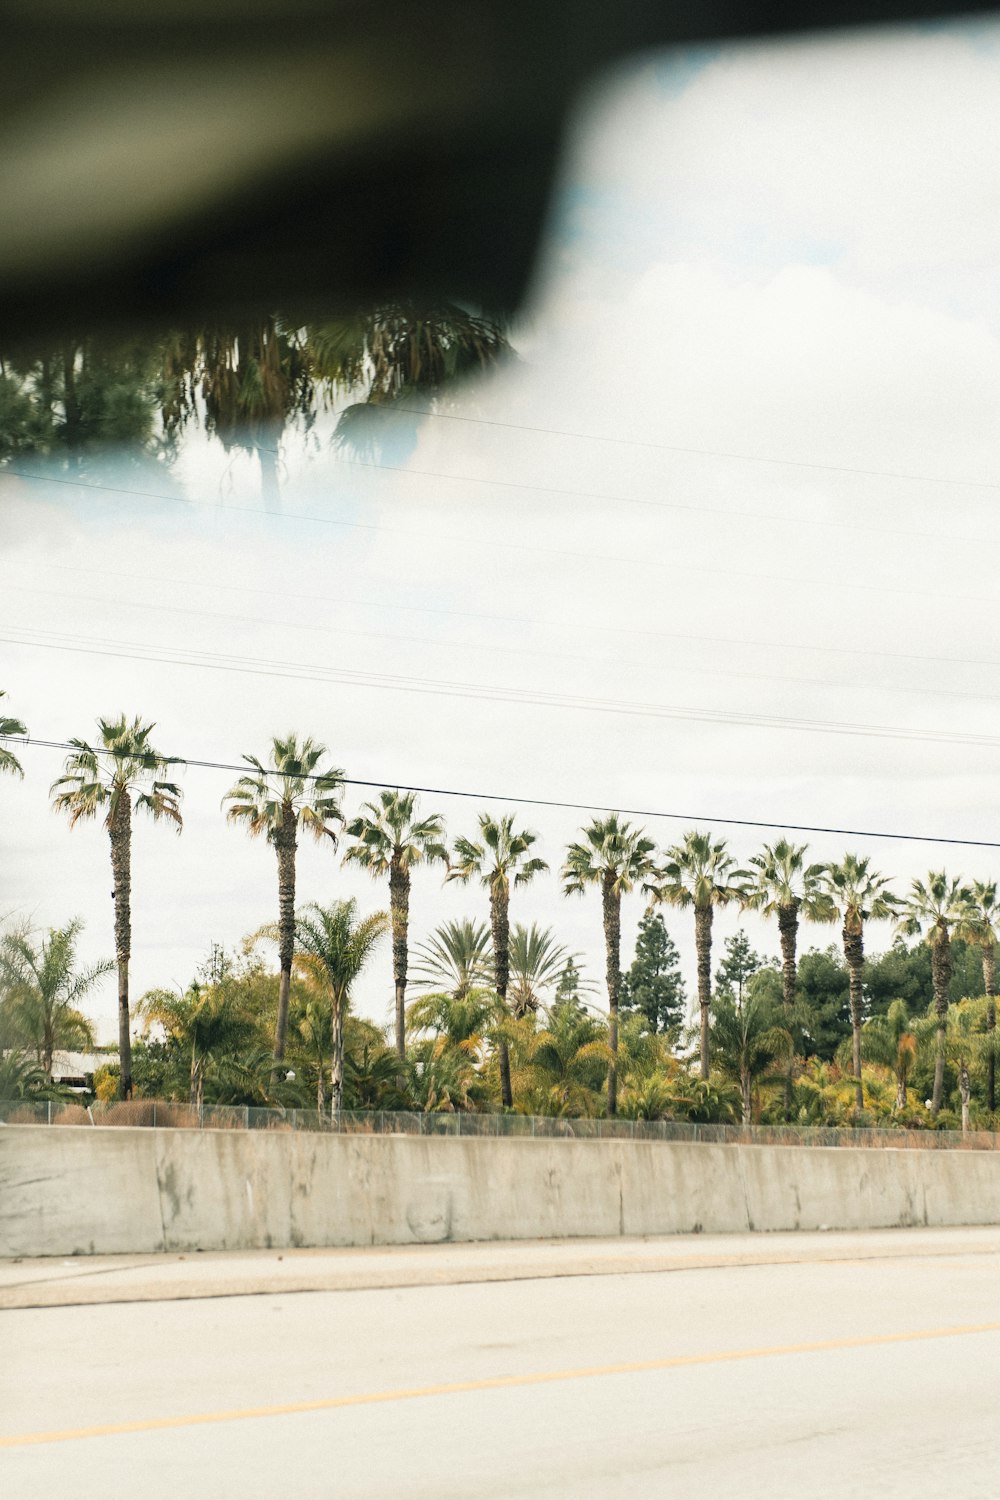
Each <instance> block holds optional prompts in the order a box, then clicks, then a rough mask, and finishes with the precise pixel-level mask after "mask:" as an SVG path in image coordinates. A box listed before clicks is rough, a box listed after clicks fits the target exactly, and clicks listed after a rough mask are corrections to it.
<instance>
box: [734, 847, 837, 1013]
mask: <svg viewBox="0 0 1000 1500" xmlns="http://www.w3.org/2000/svg"><path fill="white" fill-rule="evenodd" d="M807 848H808V845H807V844H791V843H789V841H788V840H787V839H777V840H776V841H775V843H773V844H765V845H764V848H763V849H762V850H761V852H760V853H759V854H755V855H753V856H752V857H751V859H750V865H751V868H750V869H749V870H746V871H742V872H741V878H744V879H745V880H746V881H747V885H746V889H745V892H744V896H743V902H744V905H746V906H748V907H750V908H752V909H753V910H754V911H759V912H762V913H763V915H764V916H766V917H777V919H778V937H779V940H780V942H781V995H782V1000H783V1002H784V1006H785V1014H786V1016H787V1015H788V1014H789V1012H790V1011H791V1010H792V1008H793V1007H794V1005H795V982H796V975H797V953H796V950H797V948H798V934H799V918H800V917H805V919H806V921H809V922H829V921H831V920H832V919H833V916H834V909H833V903H832V901H831V900H830V897H829V894H828V893H827V891H826V889H825V888H824V885H823V872H824V870H825V868H826V867H825V866H824V865H821V864H812V865H807V864H806V862H805V854H806V849H807Z"/></svg>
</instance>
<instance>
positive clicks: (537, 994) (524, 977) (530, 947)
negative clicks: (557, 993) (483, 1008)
mask: <svg viewBox="0 0 1000 1500" xmlns="http://www.w3.org/2000/svg"><path fill="white" fill-rule="evenodd" d="M579 957H580V955H579V954H578V953H570V951H569V949H568V948H565V947H564V946H563V945H562V943H559V942H557V941H556V935H555V933H554V932H553V931H552V928H551V927H538V926H536V924H535V923H534V922H532V924H531V926H530V927H523V926H522V925H521V923H520V922H515V923H514V926H513V929H512V931H511V935H510V990H509V997H510V1001H511V1009H512V1010H513V1012H514V1015H515V1016H518V1017H522V1016H526V1015H527V1014H528V1013H529V1012H531V1011H537V1010H538V1007H539V1006H540V1005H541V1004H542V1003H543V1002H544V999H545V995H546V993H547V992H548V991H550V990H552V989H554V988H555V986H556V985H557V984H558V983H559V980H560V978H561V977H562V973H563V970H564V969H565V967H566V965H567V963H569V962H570V961H573V962H574V963H575V962H576V961H577V960H578V959H579Z"/></svg>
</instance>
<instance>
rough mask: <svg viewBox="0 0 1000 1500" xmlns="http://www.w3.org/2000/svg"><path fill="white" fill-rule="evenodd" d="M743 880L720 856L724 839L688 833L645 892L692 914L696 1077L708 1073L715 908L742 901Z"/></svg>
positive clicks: (670, 851)
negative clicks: (697, 1044) (697, 1015)
mask: <svg viewBox="0 0 1000 1500" xmlns="http://www.w3.org/2000/svg"><path fill="white" fill-rule="evenodd" d="M742 881H743V877H742V875H741V874H739V872H737V870H736V866H735V863H734V861H733V860H732V859H731V857H730V855H729V853H728V852H727V850H726V844H725V840H724V839H713V838H712V835H711V834H710V833H699V832H698V830H697V829H691V830H690V831H689V832H688V833H686V834H685V835H684V838H683V840H682V841H681V843H679V844H674V845H673V846H672V847H671V848H670V849H668V850H667V851H666V862H665V864H664V865H663V868H662V869H661V870H658V871H657V872H656V875H655V877H654V879H653V880H652V881H651V882H650V883H649V884H648V885H647V886H646V887H645V889H646V890H647V891H648V892H649V896H650V899H651V901H654V902H655V901H662V902H665V903H666V904H667V905H669V906H680V907H689V908H690V909H691V910H692V911H693V912H694V942H695V952H696V955H697V964H698V1007H699V1011H700V1015H701V1028H700V1030H701V1041H700V1054H701V1076H702V1078H707V1077H708V1075H709V1072H710V1069H711V1059H710V1045H711V1044H710V1040H709V1036H710V1031H709V1015H710V1011H711V1006H712V921H713V918H714V916H715V911H716V908H717V907H720V906H728V905H729V903H730V902H731V901H737V900H740V899H741V898H742V895H743V883H742Z"/></svg>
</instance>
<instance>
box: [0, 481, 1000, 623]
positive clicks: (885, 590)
mask: <svg viewBox="0 0 1000 1500" xmlns="http://www.w3.org/2000/svg"><path fill="white" fill-rule="evenodd" d="M3 474H12V475H14V476H15V477H17V478H24V479H34V480H38V481H40V482H43V483H53V484H62V485H68V486H69V487H70V488H76V489H81V490H96V491H100V492H105V491H106V492H107V493H109V494H115V495H134V496H136V497H137V498H139V499H147V500H167V501H170V502H172V503H174V504H177V505H185V506H197V507H198V508H199V509H208V510H212V511H214V512H215V513H216V514H217V515H226V516H233V515H258V516H267V517H268V518H270V519H271V520H275V521H305V522H307V523H309V524H310V525H316V526H336V527H339V528H340V529H341V530H347V531H373V532H377V533H381V534H383V535H385V536H403V537H412V538H415V539H416V540H418V541H425V540H426V538H427V533H426V531H422V530H416V529H413V528H408V527H405V526H383V525H380V524H379V523H377V522H374V521H344V520H341V519H340V518H338V517H335V516H317V515H313V514H310V513H308V512H305V511H283V512H276V511H269V510H268V509H267V508H266V507H265V506H253V505H226V506H222V505H216V504H214V503H212V502H211V501H207V500H188V499H186V498H185V497H184V496H182V495H166V494H157V493H153V492H151V491H145V490H129V489H125V488H122V487H121V486H116V485H104V484H85V483H82V482H80V481H78V480H73V479H53V480H49V479H48V478H47V477H46V476H43V475H40V474H22V473H21V472H20V471H18V470H15V469H5V470H0V477H2V475H3ZM435 539H436V540H438V541H445V542H454V543H456V544H457V545H458V546H460V547H466V548H467V547H469V546H471V545H475V546H477V547H479V548H482V547H489V548H491V549H493V550H502V551H505V552H518V553H522V554H524V553H526V554H528V555H529V556H531V557H572V558H576V559H577V560H578V561H581V562H588V563H597V564H600V565H601V566H602V567H603V566H606V565H607V564H608V563H616V564H618V565H620V566H625V567H629V568H646V569H651V570H653V571H654V572H657V573H670V574H677V573H678V572H680V573H704V574H707V575H708V576H709V577H724V578H750V579H752V580H753V582H754V583H761V582H766V583H780V584H783V585H784V586H785V587H791V588H808V589H810V590H816V589H830V590H833V591H834V592H836V591H837V590H838V589H850V590H852V591H854V592H856V593H864V594H879V595H883V596H884V595H886V594H898V595H902V596H903V597H906V598H924V599H950V600H954V601H956V602H961V603H963V604H967V603H968V602H969V601H970V600H971V599H975V600H978V601H980V602H982V603H986V604H990V605H995V604H996V602H997V601H996V599H995V598H994V597H992V596H990V595H978V594H951V593H948V592H946V591H944V590H940V589H912V588H893V587H890V586H888V585H886V584H874V583H857V582H855V581H854V580H852V579H845V578H841V577H838V578H835V579H834V578H830V577H829V576H827V577H823V578H802V577H797V576H795V575H788V574H782V573H761V572H760V571H759V570H757V569H752V568H720V567H718V566H714V567H706V566H705V565H704V564H702V563H696V562H691V561H689V560H687V559H685V558H678V559H675V560H674V561H673V562H670V563H662V562H654V561H652V560H651V559H650V558H648V557H630V556H627V555H624V554H622V553H616V552H581V551H579V550H577V549H574V548H569V547H543V546H539V545H538V544H537V543H533V542H510V541H504V540H502V539H501V538H499V537H482V536H479V537H468V536H461V535H457V534H455V533H450V532H444V533H441V532H438V533H436V537H435Z"/></svg>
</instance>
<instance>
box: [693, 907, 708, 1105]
mask: <svg viewBox="0 0 1000 1500" xmlns="http://www.w3.org/2000/svg"><path fill="white" fill-rule="evenodd" d="M694 945H695V951H696V953H697V956H698V1005H699V1008H700V1011H701V1076H702V1078H707V1077H708V1075H709V1071H710V1069H711V1058H710V1056H709V1045H710V1043H709V1032H708V1023H709V1015H710V1010H711V1005H712V908H711V907H710V906H696V907H695V911H694Z"/></svg>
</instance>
